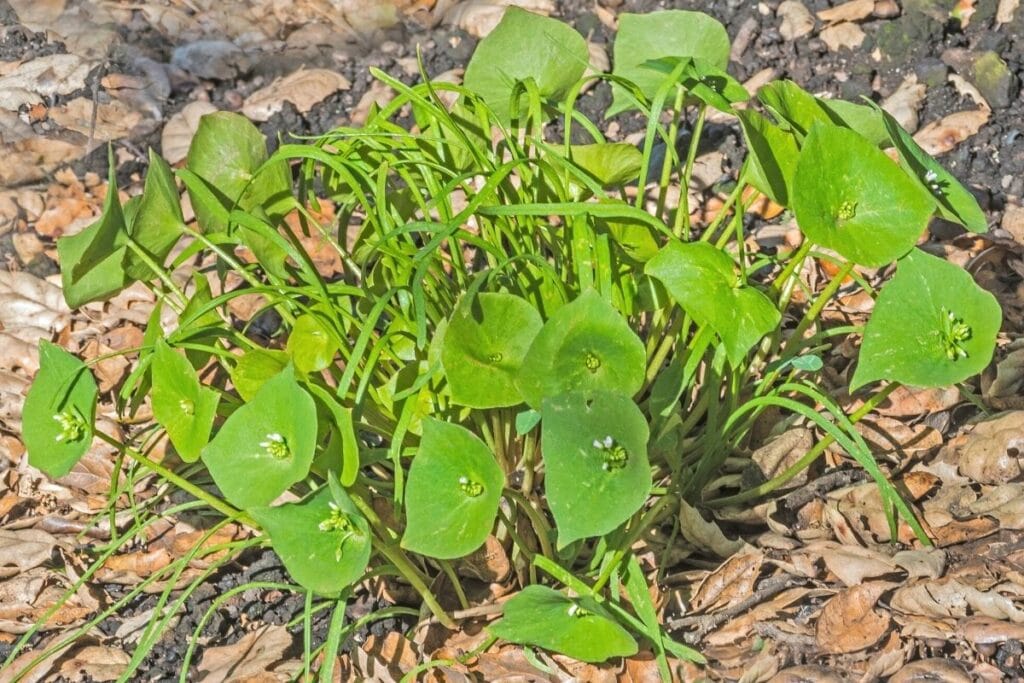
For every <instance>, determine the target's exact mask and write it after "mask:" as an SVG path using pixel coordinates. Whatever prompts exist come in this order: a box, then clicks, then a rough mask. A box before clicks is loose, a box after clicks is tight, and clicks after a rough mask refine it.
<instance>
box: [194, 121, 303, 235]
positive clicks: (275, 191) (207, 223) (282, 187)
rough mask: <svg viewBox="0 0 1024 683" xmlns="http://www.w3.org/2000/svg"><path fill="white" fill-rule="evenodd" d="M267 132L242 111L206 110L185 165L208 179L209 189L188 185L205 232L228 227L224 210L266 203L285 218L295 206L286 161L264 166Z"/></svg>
mask: <svg viewBox="0 0 1024 683" xmlns="http://www.w3.org/2000/svg"><path fill="white" fill-rule="evenodd" d="M266 161H267V144H266V141H265V140H264V138H263V134H262V133H260V131H259V129H258V128H256V126H254V125H253V124H252V123H250V122H249V120H248V119H247V118H245V117H244V116H242V115H241V114H235V113H232V112H225V111H219V112H214V113H212V114H206V115H205V116H203V117H202V118H201V119H200V120H199V128H198V129H197V130H196V134H195V137H193V138H192V144H191V145H190V146H189V149H188V157H187V159H186V161H185V168H186V169H188V170H189V171H191V172H192V173H194V174H195V175H196V176H198V177H199V178H200V179H202V180H203V182H204V183H205V189H206V190H207V191H206V192H199V191H197V190H196V189H194V188H192V187H189V188H188V193H189V198H190V200H191V202H192V207H193V209H194V210H195V213H196V220H197V221H198V223H199V225H200V227H201V228H202V230H203V232H207V233H210V232H222V231H224V230H226V229H227V224H226V223H225V221H224V218H223V212H224V211H226V210H228V211H229V210H230V209H232V208H233V207H234V206H236V205H237V206H238V207H239V208H241V209H243V210H245V211H251V210H252V209H254V208H255V207H261V208H263V210H264V211H265V212H266V213H267V214H268V215H269V216H271V217H280V216H281V215H283V214H284V213H285V212H286V211H287V210H288V208H289V207H290V206H291V205H292V204H293V202H294V200H293V199H292V197H291V185H292V183H291V172H290V170H289V168H288V164H287V162H285V161H283V160H282V161H277V162H275V163H273V164H269V165H265V162H266Z"/></svg>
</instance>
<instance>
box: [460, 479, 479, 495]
mask: <svg viewBox="0 0 1024 683" xmlns="http://www.w3.org/2000/svg"><path fill="white" fill-rule="evenodd" d="M459 488H460V489H461V490H462V492H463V493H465V494H466V495H467V496H469V497H470V498H476V497H477V496H479V495H480V494H481V493H483V492H484V487H483V484H481V483H480V482H476V481H473V480H472V479H470V478H469V477H467V476H466V475H462V476H461V477H459Z"/></svg>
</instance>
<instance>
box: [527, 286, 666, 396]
mask: <svg viewBox="0 0 1024 683" xmlns="http://www.w3.org/2000/svg"><path fill="white" fill-rule="evenodd" d="M646 364H647V352H646V351H645V350H644V344H643V342H642V341H640V338H639V337H637V336H636V334H635V333H634V332H633V330H632V329H630V327H629V324H628V323H627V322H626V321H625V319H623V317H622V316H621V315H619V313H618V311H616V310H615V309H614V308H613V307H612V305H611V304H609V303H608V302H607V301H605V300H604V299H602V298H601V295H600V294H598V293H597V292H596V291H594V290H588V291H586V292H584V293H583V294H581V295H580V296H579V297H578V298H577V299H575V300H574V301H572V302H570V303H568V304H566V305H564V306H562V307H561V308H559V309H558V310H557V311H555V313H554V315H552V316H551V318H550V319H549V320H548V321H547V322H546V323H545V324H544V327H542V328H541V330H540V332H539V333H538V334H537V336H536V338H535V339H534V340H533V344H531V345H530V350H529V351H527V353H526V358H525V359H524V360H523V365H522V368H521V369H520V371H519V376H518V377H517V378H516V386H517V387H518V388H519V392H520V394H521V395H522V396H523V398H524V399H525V400H526V402H527V403H528V404H529V405H530V406H531V407H533V408H539V407H540V403H541V401H542V400H543V399H544V398H545V397H546V396H557V395H559V394H564V393H565V392H567V391H573V390H576V389H583V390H586V389H607V390H609V391H616V392H618V393H621V394H627V395H632V394H634V393H636V392H637V391H639V390H640V387H642V386H643V383H644V372H645V370H646Z"/></svg>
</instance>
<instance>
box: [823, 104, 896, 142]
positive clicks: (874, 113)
mask: <svg viewBox="0 0 1024 683" xmlns="http://www.w3.org/2000/svg"><path fill="white" fill-rule="evenodd" d="M818 104H820V105H821V106H822V107H824V109H825V111H827V112H828V114H829V116H830V117H831V118H832V120H833V121H834V122H835V123H838V124H839V125H841V126H844V127H846V128H849V129H850V130H852V131H855V132H856V133H858V134H859V135H860V136H861V137H862V138H864V139H865V140H867V141H868V142H870V143H871V144H872V145H874V146H875V147H882V148H885V147H889V146H890V144H891V143H890V137H889V132H888V131H887V130H886V129H885V122H884V121H883V120H882V116H881V114H880V113H879V112H880V111H881V110H880V109H875V108H874V107H872V106H868V105H866V104H857V103H856V102H847V101H846V100H824V99H818Z"/></svg>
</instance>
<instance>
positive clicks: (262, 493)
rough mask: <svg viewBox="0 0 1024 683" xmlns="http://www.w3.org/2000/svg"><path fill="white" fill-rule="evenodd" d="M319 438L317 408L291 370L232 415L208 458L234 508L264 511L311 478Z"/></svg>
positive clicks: (206, 451) (206, 452)
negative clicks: (288, 491) (307, 475)
mask: <svg viewBox="0 0 1024 683" xmlns="http://www.w3.org/2000/svg"><path fill="white" fill-rule="evenodd" d="M316 437H317V420H316V405H315V404H314V403H313V399H312V398H311V397H310V395H309V394H307V393H306V392H305V391H304V390H303V389H302V388H301V387H300V386H299V385H298V383H297V382H296V381H295V375H294V371H293V370H292V368H291V366H288V367H286V368H285V369H284V370H282V371H281V372H279V373H278V374H277V375H276V376H274V377H272V378H271V379H269V380H267V382H266V383H264V384H263V386H262V387H261V388H260V390H259V391H258V392H256V395H255V396H253V398H252V400H251V401H249V402H248V403H246V404H245V405H243V406H242V407H241V408H239V409H238V410H236V411H235V412H234V413H232V414H231V416H230V417H229V418H228V419H227V420H226V421H225V422H224V425H223V426H222V427H221V428H220V431H218V432H217V434H216V436H214V438H213V441H211V442H210V443H209V444H207V446H206V447H205V448H204V449H203V451H202V458H203V462H204V463H206V467H207V469H209V470H210V474H211V475H212V476H213V480H214V481H215V482H216V483H217V486H218V487H219V488H220V490H221V491H222V492H223V493H224V497H225V498H227V499H228V501H229V502H230V503H231V504H233V505H236V506H238V507H239V508H242V509H247V508H251V507H257V506H264V505H268V504H270V503H271V501H273V500H274V499H275V498H277V497H278V496H279V495H281V494H282V493H284V491H285V490H286V489H287V488H288V487H289V486H291V485H292V484H294V483H295V482H297V481H299V480H301V479H302V478H303V477H305V476H306V474H307V473H308V472H309V466H310V464H311V463H312V462H313V450H314V447H315V446H316Z"/></svg>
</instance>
